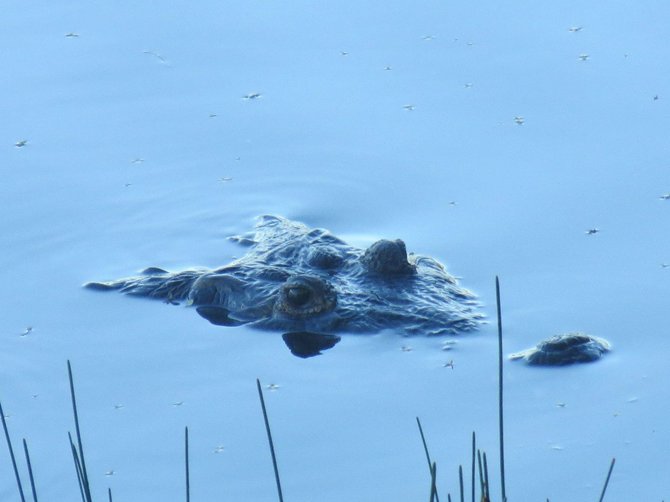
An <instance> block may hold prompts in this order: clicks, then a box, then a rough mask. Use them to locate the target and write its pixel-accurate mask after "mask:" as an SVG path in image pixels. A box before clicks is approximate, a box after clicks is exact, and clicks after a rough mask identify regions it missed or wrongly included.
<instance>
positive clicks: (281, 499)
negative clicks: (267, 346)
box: [256, 378, 284, 502]
mask: <svg viewBox="0 0 670 502" xmlns="http://www.w3.org/2000/svg"><path fill="white" fill-rule="evenodd" d="M256 387H257V388H258V397H259V398H260V400H261V408H262V409H263V420H265V430H266V431H267V434H268V443H270V454H271V455H272V466H273V467H274V471H275V481H276V482H277V493H278V494H279V502H284V496H283V495H282V492H281V482H280V481H279V469H278V468H277V457H276V455H275V447H274V443H273V442H272V433H271V432H270V421H269V420H268V412H267V410H266V409H265V399H263V390H262V389H261V381H260V380H259V379H258V378H257V379H256Z"/></svg>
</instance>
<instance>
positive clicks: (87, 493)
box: [0, 277, 616, 502]
mask: <svg viewBox="0 0 670 502" xmlns="http://www.w3.org/2000/svg"><path fill="white" fill-rule="evenodd" d="M496 307H497V318H498V429H499V459H500V482H501V487H500V501H501V502H507V500H508V499H507V494H506V487H505V451H504V427H503V426H504V413H503V397H504V396H503V366H502V365H503V335H502V309H501V302H500V281H499V280H498V277H496ZM67 371H68V379H69V383H70V397H71V401H72V414H73V417H74V425H75V435H76V442H75V441H74V440H73V437H72V434H71V433H70V432H68V438H69V442H70V449H71V453H72V458H73V462H74V467H75V473H76V476H77V481H78V486H79V493H80V496H81V500H82V502H93V497H92V495H91V493H92V490H91V486H90V483H89V478H88V472H87V469H86V459H85V456H84V446H83V443H82V439H81V429H80V426H79V412H78V409H77V399H76V395H75V387H74V378H73V375H72V366H71V364H70V361H67ZM256 387H257V390H258V397H259V400H260V403H261V410H262V413H263V420H264V422H265V430H266V433H267V437H268V444H269V449H270V455H271V458H272V466H273V469H274V476H275V482H276V485H277V495H278V498H279V502H283V500H284V498H283V494H282V488H281V481H280V478H279V469H278V466H277V456H276V452H275V447H274V442H273V440H272V433H271V431H270V420H269V418H268V412H267V408H266V406H265V399H264V397H263V390H262V388H261V383H260V380H258V379H256ZM0 419H1V421H2V428H3V431H4V434H5V440H6V444H7V450H8V452H9V456H10V460H11V463H12V469H13V472H14V477H15V479H16V485H17V491H18V495H19V497H20V499H21V502H26V498H25V494H24V491H23V484H22V482H21V476H20V474H19V470H18V467H17V464H16V456H15V454H14V449H13V447H12V442H11V437H10V434H9V430H8V427H7V421H6V418H5V414H4V411H3V409H2V403H0ZM416 423H417V426H418V428H419V434H420V437H421V442H422V444H423V449H424V453H425V456H426V461H427V463H428V471H429V475H430V497H429V500H430V502H439V500H440V499H439V495H438V487H437V463H436V462H435V461H433V460H432V459H431V456H430V453H429V450H428V442H427V441H426V436H425V434H424V430H423V427H422V425H421V420H420V419H419V417H416ZM23 451H24V455H25V458H26V464H27V468H28V476H29V481H30V487H31V493H32V498H33V502H37V490H36V488H35V479H34V475H33V468H32V463H31V461H30V454H29V451H28V443H27V441H26V440H25V439H23ZM471 457H472V458H471V470H470V476H471V480H470V491H471V502H475V500H476V497H477V493H476V486H477V483H476V480H477V478H478V480H479V499H477V500H479V502H493V499H492V498H491V492H490V485H489V473H488V460H487V456H486V452H483V451H481V450H480V449H478V448H477V440H476V434H475V432H473V433H472V451H471ZM615 461H616V459H614V458H613V459H612V462H611V463H610V466H609V470H608V472H607V477H606V479H605V483H604V485H603V488H602V492H601V494H600V498H599V502H603V501H604V499H605V493H606V491H607V486H608V484H609V481H610V478H611V476H612V471H613V469H614V464H615ZM184 464H185V486H186V502H190V500H191V483H190V465H189V431H188V427H185V428H184ZM458 493H459V495H460V497H459V500H460V501H461V502H465V489H464V476H463V466H462V465H459V467H458ZM107 498H108V501H109V502H112V490H111V488H108V489H107ZM451 500H452V498H451V493H449V492H447V501H448V502H451ZM547 502H549V499H547Z"/></svg>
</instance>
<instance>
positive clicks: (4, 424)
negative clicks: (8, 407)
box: [0, 404, 26, 502]
mask: <svg viewBox="0 0 670 502" xmlns="http://www.w3.org/2000/svg"><path fill="white" fill-rule="evenodd" d="M0 417H2V428H3V429H4V430H5V439H6V440H7V449H8V450H9V456H10V458H11V459H12V467H13V468H14V476H15V477H16V484H17V486H18V487H19V495H20V496H21V502H26V498H25V497H24V496H23V486H22V485H21V476H19V469H18V468H17V467H16V457H15V456H14V449H13V448H12V441H11V440H10V439H9V430H8V429H7V420H5V412H4V411H3V409H2V404H0Z"/></svg>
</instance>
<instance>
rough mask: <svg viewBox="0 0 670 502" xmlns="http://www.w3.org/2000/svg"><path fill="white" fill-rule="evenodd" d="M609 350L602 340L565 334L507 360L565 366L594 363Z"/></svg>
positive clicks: (585, 335)
mask: <svg viewBox="0 0 670 502" xmlns="http://www.w3.org/2000/svg"><path fill="white" fill-rule="evenodd" d="M611 349H612V346H611V344H610V343H609V342H608V341H607V340H605V339H604V338H599V337H596V336H591V335H587V334H585V333H565V334H562V335H556V336H552V337H551V338H548V339H546V340H544V341H542V342H540V343H538V344H537V346H535V347H533V348H532V349H526V350H523V351H521V352H517V353H515V354H511V355H510V356H509V358H510V359H512V360H516V359H523V360H525V361H526V362H527V363H528V364H531V365H537V366H565V365H566V364H573V363H585V362H591V361H596V360H598V359H600V358H601V357H602V356H603V355H604V354H605V353H606V352H609V351H610V350H611Z"/></svg>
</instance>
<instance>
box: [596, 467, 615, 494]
mask: <svg viewBox="0 0 670 502" xmlns="http://www.w3.org/2000/svg"><path fill="white" fill-rule="evenodd" d="M614 462H616V458H613V459H612V463H611V464H610V469H609V471H607V478H606V479H605V486H603V492H602V493H601V494H600V499H599V501H598V502H603V499H604V498H605V491H606V490H607V485H608V484H609V482H610V476H611V475H612V469H614Z"/></svg>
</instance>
